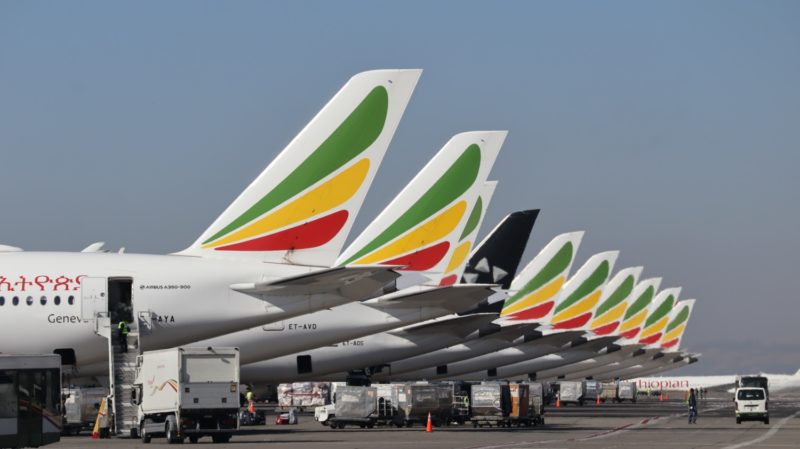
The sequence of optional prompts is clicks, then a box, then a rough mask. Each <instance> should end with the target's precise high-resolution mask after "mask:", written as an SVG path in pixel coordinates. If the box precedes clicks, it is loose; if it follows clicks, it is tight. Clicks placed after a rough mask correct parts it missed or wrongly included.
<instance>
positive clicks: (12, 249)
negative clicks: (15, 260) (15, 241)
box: [0, 245, 24, 253]
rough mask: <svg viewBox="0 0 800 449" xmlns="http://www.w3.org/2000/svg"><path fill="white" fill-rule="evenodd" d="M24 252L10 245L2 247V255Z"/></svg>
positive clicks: (0, 247)
mask: <svg viewBox="0 0 800 449" xmlns="http://www.w3.org/2000/svg"><path fill="white" fill-rule="evenodd" d="M21 251H24V250H23V249H22V248H18V247H16V246H9V245H0V253H18V252H21Z"/></svg>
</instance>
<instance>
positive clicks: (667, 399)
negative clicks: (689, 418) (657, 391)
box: [664, 393, 669, 401]
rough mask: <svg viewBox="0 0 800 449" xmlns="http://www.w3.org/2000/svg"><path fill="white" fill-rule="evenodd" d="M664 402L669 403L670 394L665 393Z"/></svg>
mask: <svg viewBox="0 0 800 449" xmlns="http://www.w3.org/2000/svg"><path fill="white" fill-rule="evenodd" d="M664 400H665V401H669V394H667V393H664Z"/></svg>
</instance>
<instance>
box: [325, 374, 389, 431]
mask: <svg viewBox="0 0 800 449" xmlns="http://www.w3.org/2000/svg"><path fill="white" fill-rule="evenodd" d="M377 399H378V392H377V389H376V388H375V387H362V386H350V385H343V386H338V387H337V388H336V394H335V405H336V411H335V415H334V416H333V417H329V418H328V419H327V422H328V423H329V425H330V427H331V429H344V427H345V426H347V425H355V426H358V427H361V428H362V429H363V428H370V429H371V428H373V427H374V426H375V423H376V422H377V420H378V407H377V404H378V400H377Z"/></svg>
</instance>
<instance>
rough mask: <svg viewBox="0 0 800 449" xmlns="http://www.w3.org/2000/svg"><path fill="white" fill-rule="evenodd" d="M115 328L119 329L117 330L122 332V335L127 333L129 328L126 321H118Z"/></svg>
mask: <svg viewBox="0 0 800 449" xmlns="http://www.w3.org/2000/svg"><path fill="white" fill-rule="evenodd" d="M117 329H119V331H120V332H122V335H128V332H129V329H128V323H127V322H125V321H120V322H119V324H117Z"/></svg>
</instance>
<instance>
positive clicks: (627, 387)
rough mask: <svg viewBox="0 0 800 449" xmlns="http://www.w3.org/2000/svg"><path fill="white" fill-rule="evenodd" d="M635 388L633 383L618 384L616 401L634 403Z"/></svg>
mask: <svg viewBox="0 0 800 449" xmlns="http://www.w3.org/2000/svg"><path fill="white" fill-rule="evenodd" d="M636 394H637V388H636V383H634V382H620V383H619V385H618V386H617V401H618V402H622V401H631V402H633V403H634V404H635V403H636Z"/></svg>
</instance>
